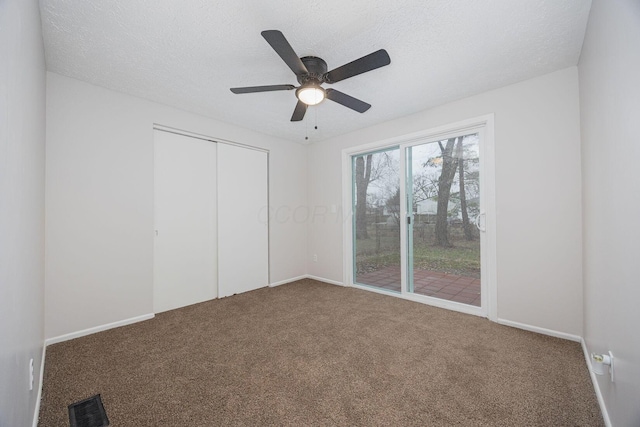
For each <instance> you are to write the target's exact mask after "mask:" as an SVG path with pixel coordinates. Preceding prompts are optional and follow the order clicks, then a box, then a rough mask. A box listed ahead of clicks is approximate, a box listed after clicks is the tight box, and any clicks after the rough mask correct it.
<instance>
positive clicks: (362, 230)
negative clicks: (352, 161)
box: [355, 154, 373, 239]
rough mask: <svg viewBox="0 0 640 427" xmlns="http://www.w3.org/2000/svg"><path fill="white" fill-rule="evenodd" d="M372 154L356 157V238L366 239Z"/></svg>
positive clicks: (367, 235)
mask: <svg viewBox="0 0 640 427" xmlns="http://www.w3.org/2000/svg"><path fill="white" fill-rule="evenodd" d="M372 162H373V154H367V156H366V157H365V156H358V157H356V173H355V174H356V176H355V180H356V239H368V238H369V233H368V232H367V188H368V187H369V183H370V182H371V165H372Z"/></svg>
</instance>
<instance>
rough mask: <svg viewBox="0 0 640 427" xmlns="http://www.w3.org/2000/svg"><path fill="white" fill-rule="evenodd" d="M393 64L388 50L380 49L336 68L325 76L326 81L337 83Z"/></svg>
mask: <svg viewBox="0 0 640 427" xmlns="http://www.w3.org/2000/svg"><path fill="white" fill-rule="evenodd" d="M389 64H391V58H389V54H388V53H387V51H386V50H384V49H380V50H377V51H375V52H373V53H370V54H369V55H366V56H363V57H362V58H360V59H356V60H355V61H351V62H349V63H348V64H345V65H343V66H342V67H338V68H335V69H333V70H331V71H329V72H328V73H327V74H325V75H324V81H325V82H327V83H335V82H339V81H340V80H344V79H348V78H349V77H353V76H357V75H358V74H362V73H366V72H367V71H371V70H375V69H376V68H380V67H384V66H385V65H389Z"/></svg>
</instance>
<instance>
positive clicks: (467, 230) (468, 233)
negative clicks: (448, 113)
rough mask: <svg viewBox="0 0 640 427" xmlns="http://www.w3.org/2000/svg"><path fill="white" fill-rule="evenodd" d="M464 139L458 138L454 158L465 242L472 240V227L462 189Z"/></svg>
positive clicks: (463, 183) (463, 177)
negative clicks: (456, 166) (456, 162)
mask: <svg viewBox="0 0 640 427" xmlns="http://www.w3.org/2000/svg"><path fill="white" fill-rule="evenodd" d="M463 139H464V138H458V145H457V146H456V157H457V158H458V179H459V180H460V209H461V211H462V228H463V230H464V237H465V239H467V240H473V239H474V237H475V236H474V233H473V226H472V225H471V223H470V222H469V210H468V208H467V195H466V191H465V188H464V185H465V182H464V180H465V171H464V154H463V147H462V140H463Z"/></svg>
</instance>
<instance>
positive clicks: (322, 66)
mask: <svg viewBox="0 0 640 427" xmlns="http://www.w3.org/2000/svg"><path fill="white" fill-rule="evenodd" d="M300 60H301V61H302V63H303V64H304V66H305V67H306V68H307V71H308V73H307V74H303V75H300V76H298V82H299V83H300V84H301V85H304V84H305V83H308V82H315V83H318V84H320V83H321V82H322V81H323V79H324V75H325V74H326V73H327V63H326V62H324V59H322V58H318V57H317V56H303V57H302V58H300Z"/></svg>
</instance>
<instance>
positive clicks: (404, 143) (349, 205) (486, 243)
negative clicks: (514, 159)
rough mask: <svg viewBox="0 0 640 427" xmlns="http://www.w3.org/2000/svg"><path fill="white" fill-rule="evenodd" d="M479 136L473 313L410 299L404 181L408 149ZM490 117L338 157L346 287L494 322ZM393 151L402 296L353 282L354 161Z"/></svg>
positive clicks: (447, 303)
mask: <svg viewBox="0 0 640 427" xmlns="http://www.w3.org/2000/svg"><path fill="white" fill-rule="evenodd" d="M471 133H478V134H479V139H480V170H481V177H480V206H481V212H480V215H479V217H480V227H479V228H481V229H482V230H481V231H480V233H481V234H483V236H482V238H481V254H482V256H481V306H480V307H475V306H472V305H469V304H462V303H457V302H452V301H447V300H443V299H438V298H434V297H428V296H425V295H420V294H416V293H413V292H412V290H411V289H410V285H411V283H410V280H409V279H410V278H409V274H408V272H409V271H410V270H409V269H410V267H411V266H412V262H411V260H410V259H409V255H410V251H409V250H408V248H409V244H411V241H410V239H411V236H409V233H408V230H409V227H408V218H410V216H411V215H412V209H411V207H410V206H408V204H407V203H408V198H407V191H409V190H410V189H408V188H407V187H408V185H407V179H408V177H409V172H410V170H409V169H410V168H408V167H407V148H409V147H414V146H418V145H422V144H425V143H430V142H436V141H441V140H443V139H446V138H449V137H455V136H461V135H466V134H471ZM493 135H494V134H493V114H490V115H486V116H481V117H477V118H473V119H469V120H465V121H461V122H457V123H452V124H450V125H446V126H441V127H438V128H433V129H427V130H424V131H421V132H417V133H413V134H409V135H404V136H401V137H397V138H392V139H388V140H383V141H379V142H375V143H371V144H366V145H361V146H358V147H352V148H347V149H344V150H343V151H342V156H343V186H342V188H343V206H344V207H345V210H344V212H345V216H344V218H343V219H344V221H343V245H344V250H343V254H344V263H343V265H344V277H343V280H344V282H343V283H344V285H345V286H353V287H356V288H361V289H366V290H368V291H372V292H377V293H382V294H386V295H392V296H395V297H400V298H404V299H408V300H412V301H416V302H421V303H425V304H429V305H433V306H438V307H442V308H446V309H450V310H454V311H460V312H464V313H468V314H473V315H476V316H482V317H488V318H489V319H490V320H494V321H495V320H497V318H498V315H497V283H496V244H495V242H496V227H495V224H496V212H495V165H494V162H495V160H494V157H495V155H494V136H493ZM394 147H399V148H400V153H399V154H400V165H399V167H400V177H401V181H402V182H401V183H400V201H401V202H400V218H401V219H402V220H401V221H400V259H401V265H402V268H401V291H400V293H397V292H392V291H387V290H384V289H375V288H372V287H370V286H362V285H359V284H357V283H355V281H354V277H355V276H354V271H355V266H354V257H353V254H354V252H353V250H354V249H353V248H354V230H353V216H354V214H355V212H353V185H354V184H353V179H352V177H353V168H352V164H353V163H352V162H353V158H354V157H355V156H358V155H363V154H368V153H373V152H380V151H384V150H388V149H392V148H394Z"/></svg>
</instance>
